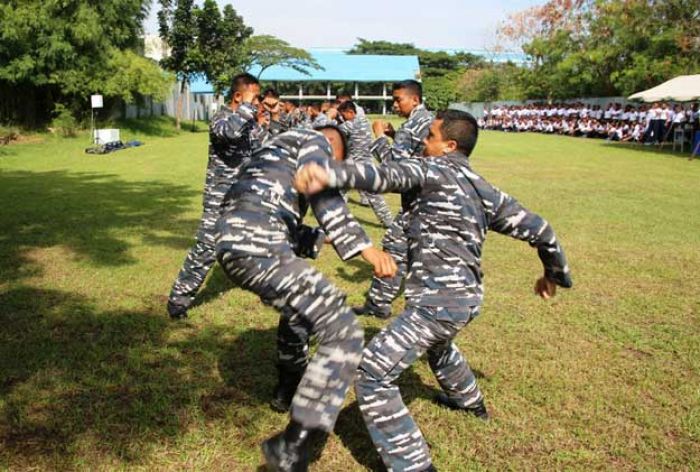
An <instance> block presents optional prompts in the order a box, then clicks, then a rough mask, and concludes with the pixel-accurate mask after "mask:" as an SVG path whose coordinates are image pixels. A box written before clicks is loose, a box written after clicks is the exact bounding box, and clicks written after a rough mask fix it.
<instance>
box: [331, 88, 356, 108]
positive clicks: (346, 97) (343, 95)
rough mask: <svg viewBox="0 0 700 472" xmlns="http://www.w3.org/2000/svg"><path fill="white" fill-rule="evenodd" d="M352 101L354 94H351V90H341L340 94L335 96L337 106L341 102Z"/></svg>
mask: <svg viewBox="0 0 700 472" xmlns="http://www.w3.org/2000/svg"><path fill="white" fill-rule="evenodd" d="M350 101H352V95H350V93H349V92H346V91H340V92H338V95H336V96H335V104H336V106H337V105H340V104H341V103H345V102H350Z"/></svg>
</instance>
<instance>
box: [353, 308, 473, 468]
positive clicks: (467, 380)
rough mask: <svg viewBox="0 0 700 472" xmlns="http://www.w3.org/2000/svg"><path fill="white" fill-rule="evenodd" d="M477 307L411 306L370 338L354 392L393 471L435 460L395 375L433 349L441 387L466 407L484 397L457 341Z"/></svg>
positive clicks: (431, 356) (434, 368)
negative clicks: (402, 397)
mask: <svg viewBox="0 0 700 472" xmlns="http://www.w3.org/2000/svg"><path fill="white" fill-rule="evenodd" d="M477 314H478V308H477V307H472V308H470V309H468V310H459V311H450V310H448V309H445V308H428V307H412V308H407V309H406V311H404V312H403V313H402V314H401V315H399V316H398V317H397V318H396V319H395V320H393V321H392V322H391V324H389V326H387V327H386V328H384V329H383V330H382V331H381V332H380V333H379V334H377V335H376V336H375V337H374V338H372V340H371V341H370V342H369V344H368V345H367V347H366V348H365V349H364V351H363V353H362V361H360V366H359V368H358V375H357V380H356V381H355V393H356V396H357V402H358V404H359V405H360V411H361V412H362V417H363V418H364V420H365V424H366V425H367V429H368V430H369V434H370V437H371V438H372V442H374V445H375V447H376V448H377V452H379V455H380V456H381V458H382V461H383V462H384V464H385V465H386V467H387V469H388V470H389V471H410V470H415V471H421V470H425V469H427V468H428V467H429V466H430V464H431V459H430V451H429V449H428V445H427V444H426V442H425V439H424V438H423V435H422V434H421V431H420V429H419V428H418V426H417V425H416V423H415V422H414V421H413V418H412V417H411V415H410V413H409V412H408V409H407V408H406V405H405V404H404V403H403V400H402V399H401V393H400V392H399V388H398V386H397V385H396V381H397V379H398V378H399V376H400V375H401V373H402V372H403V371H404V370H406V369H407V368H409V367H410V366H411V365H412V364H413V363H414V362H415V361H417V360H418V359H419V358H421V357H422V356H423V354H425V353H426V352H427V353H428V363H429V365H430V368H431V370H432V371H433V373H434V374H435V377H436V378H437V380H438V382H439V383H440V386H441V387H442V389H443V390H444V391H445V393H447V395H448V396H449V397H450V398H451V399H453V400H454V401H456V402H457V404H458V405H460V406H462V407H468V406H470V405H472V404H474V403H475V402H477V401H479V400H481V399H482V398H483V395H482V393H481V391H480V390H479V387H478V386H477V384H476V378H475V376H474V373H473V372H472V370H471V369H470V368H469V364H468V363H467V360H466V359H465V358H464V357H463V356H462V354H461V353H460V351H459V349H458V348H457V346H455V344H454V343H453V342H452V339H453V338H454V337H455V336H456V334H457V333H458V332H459V330H460V329H461V328H463V327H464V326H466V325H467V324H468V323H469V321H471V320H472V319H473V318H474V317H475V316H476V315H477Z"/></svg>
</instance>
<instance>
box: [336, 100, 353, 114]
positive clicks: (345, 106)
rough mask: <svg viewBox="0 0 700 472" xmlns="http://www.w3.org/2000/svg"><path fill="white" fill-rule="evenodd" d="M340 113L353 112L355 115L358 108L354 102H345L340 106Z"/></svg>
mask: <svg viewBox="0 0 700 472" xmlns="http://www.w3.org/2000/svg"><path fill="white" fill-rule="evenodd" d="M338 111H339V112H340V111H351V112H353V113H357V107H356V106H355V103H353V102H343V103H341V104H340V105H338Z"/></svg>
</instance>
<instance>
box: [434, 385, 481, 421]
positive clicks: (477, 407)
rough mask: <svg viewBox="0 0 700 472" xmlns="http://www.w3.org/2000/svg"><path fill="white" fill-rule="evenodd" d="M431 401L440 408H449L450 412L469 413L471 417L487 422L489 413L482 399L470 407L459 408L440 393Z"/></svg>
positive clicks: (445, 395)
mask: <svg viewBox="0 0 700 472" xmlns="http://www.w3.org/2000/svg"><path fill="white" fill-rule="evenodd" d="M433 401H434V402H435V403H437V404H438V405H440V406H444V407H445V408H449V409H450V410H458V411H464V412H467V413H471V414H472V415H474V416H476V417H477V418H479V419H481V420H484V421H488V419H489V412H488V410H487V409H486V404H484V399H483V398H482V399H481V400H479V401H478V402H476V403H474V404H472V405H469V406H460V405H458V404H457V402H456V401H454V400H453V399H452V398H450V397H448V396H447V394H445V393H442V392H441V393H438V394H437V395H435V398H434V399H433Z"/></svg>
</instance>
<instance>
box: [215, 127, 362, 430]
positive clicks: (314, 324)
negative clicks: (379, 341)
mask: <svg viewBox="0 0 700 472" xmlns="http://www.w3.org/2000/svg"><path fill="white" fill-rule="evenodd" d="M330 156H331V148H330V145H329V143H328V141H327V140H326V139H325V137H324V136H323V135H322V134H321V133H319V132H316V131H311V130H292V131H288V132H286V133H283V134H281V135H280V136H278V137H277V138H275V139H273V140H272V141H271V142H269V143H268V144H267V145H265V146H264V147H263V148H262V149H260V150H258V151H257V152H256V153H255V155H254V156H253V159H251V160H250V162H249V163H248V164H246V165H244V166H243V167H242V168H241V170H240V173H239V176H238V178H237V179H236V183H235V184H234V185H233V186H232V187H231V190H230V191H229V194H228V195H227V197H226V203H225V210H224V212H223V214H222V216H221V218H220V219H219V221H218V222H217V245H216V250H217V257H218V260H219V262H220V263H221V265H222V267H223V268H224V270H225V272H226V273H227V274H228V276H229V277H230V278H231V279H232V280H233V281H234V282H235V283H236V284H238V285H239V286H241V287H243V288H245V289H247V290H250V291H252V292H254V293H256V294H257V295H259V296H260V298H261V299H262V301H263V302H265V303H267V304H269V305H272V306H274V307H275V308H277V309H278V310H280V311H281V312H282V313H283V314H284V315H285V316H288V315H290V314H291V315H292V316H296V317H298V319H296V320H293V323H292V324H293V325H296V326H299V325H300V324H301V325H302V326H306V327H307V329H308V330H309V332H310V333H311V334H313V335H315V336H316V338H317V339H318V342H319V348H318V350H317V352H316V354H315V355H314V357H313V358H312V359H311V361H310V362H309V364H308V366H307V367H306V370H305V371H304V375H303V377H302V380H301V383H300V384H299V387H298V389H297V392H296V395H295V396H294V399H293V401H292V407H291V414H292V419H294V420H296V421H298V422H299V423H301V424H302V425H303V426H304V427H306V428H311V429H316V428H318V429H322V430H324V431H331V430H332V428H333V425H334V424H335V420H336V418H337V416H338V413H339V411H340V408H341V406H342V404H343V401H344V399H345V394H346V392H347V389H348V387H349V384H350V382H351V381H352V379H353V377H354V375H355V370H356V368H357V365H358V363H359V361H360V355H361V350H362V342H363V334H362V329H361V327H360V326H359V325H358V323H357V322H356V320H355V318H354V315H353V314H352V311H351V310H350V309H349V308H348V307H347V306H346V305H345V295H344V294H343V293H342V292H340V291H339V290H338V289H337V288H335V287H334V286H333V285H332V284H330V283H329V282H328V281H327V280H326V279H325V278H324V277H323V275H322V274H321V273H319V272H318V271H316V270H315V269H314V268H312V267H311V266H309V265H308V263H307V262H306V261H304V260H303V259H300V258H299V257H297V256H296V255H295V253H294V250H293V246H294V237H295V235H296V234H297V233H298V231H297V226H298V225H299V224H300V223H301V220H302V218H303V216H304V214H305V213H306V208H307V205H310V206H311V208H312V210H313V212H314V215H315V216H316V219H317V220H318V221H319V223H320V224H321V227H322V228H323V229H324V231H325V233H326V234H327V235H328V237H329V239H330V241H331V244H332V245H333V246H334V248H335V250H336V252H337V253H338V255H339V256H340V257H341V258H342V259H343V260H347V259H349V258H351V257H353V256H355V255H357V254H359V253H360V252H361V251H362V250H363V249H365V248H367V247H369V246H370V245H371V242H370V240H369V238H368V237H367V235H366V234H365V233H364V231H363V230H362V227H361V226H360V225H359V224H358V223H357V221H355V219H354V218H353V217H352V214H351V213H350V212H349V211H348V209H347V207H346V206H345V203H344V201H343V199H342V198H341V196H340V194H339V193H338V192H337V191H327V192H323V193H321V194H319V195H317V196H314V197H311V198H310V199H309V200H308V204H307V202H306V199H304V198H300V196H299V194H298V193H297V192H296V190H295V189H294V187H293V185H292V181H293V178H294V175H295V173H296V170H297V168H298V167H299V166H301V165H304V164H306V163H309V162H315V163H318V164H319V165H322V166H327V165H328V162H329V158H330ZM287 347H290V348H291V349H292V350H293V349H294V346H292V345H288V346H287ZM299 348H300V349H305V348H306V347H305V346H299ZM285 355H289V358H290V359H292V360H293V359H302V358H303V357H304V356H303V355H301V354H298V355H296V356H295V355H294V354H293V353H291V354H290V353H288V352H287V353H285Z"/></svg>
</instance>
